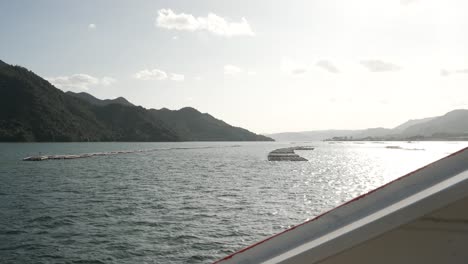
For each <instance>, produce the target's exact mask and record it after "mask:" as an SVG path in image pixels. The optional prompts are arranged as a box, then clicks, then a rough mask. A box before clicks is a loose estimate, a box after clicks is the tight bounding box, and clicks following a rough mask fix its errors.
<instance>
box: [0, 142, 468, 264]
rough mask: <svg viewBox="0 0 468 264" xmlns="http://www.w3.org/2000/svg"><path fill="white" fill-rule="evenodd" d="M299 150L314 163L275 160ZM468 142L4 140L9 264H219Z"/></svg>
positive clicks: (0, 233)
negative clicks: (274, 155)
mask: <svg viewBox="0 0 468 264" xmlns="http://www.w3.org/2000/svg"><path fill="white" fill-rule="evenodd" d="M299 145H301V146H302V145H304V146H314V147H315V149H314V150H311V151H310V150H308V151H296V153H298V154H299V155H301V156H303V157H305V158H306V159H308V161H307V162H269V161H267V155H268V153H269V152H270V151H272V150H274V149H277V148H282V147H290V146H299ZM467 145H468V143H467V142H344V143H339V142H306V143H290V142H250V143H240V142H186V143H16V144H7V143H1V144H0V263H132V264H133V263H209V262H212V261H215V260H216V259H219V258H221V257H223V256H225V255H228V254H230V253H233V252H235V251H236V250H239V249H241V248H243V247H246V246H248V245H250V244H252V243H254V242H257V241H259V240H261V239H264V238H265V237H268V236H270V235H272V234H275V233H278V232H280V231H282V230H284V229H286V228H288V227H291V226H293V225H296V224H299V223H302V222H304V221H306V220H308V219H311V218H313V217H314V216H317V215H318V214H321V213H323V212H325V211H327V210H330V209H332V208H333V207H335V206H337V205H339V204H341V203H343V202H346V201H348V200H351V199H352V198H354V197H356V196H358V195H360V194H363V193H366V192H368V191H370V190H372V189H374V188H376V187H378V186H381V185H382V184H385V183H387V182H389V181H391V180H393V179H396V178H398V177H399V176H402V175H404V174H406V173H408V172H410V171H413V170H415V169H417V168H419V167H421V166H424V165H426V164H427V163H430V162H432V161H435V160H437V159H440V158H442V157H444V156H446V155H448V154H450V153H452V152H454V151H457V150H459V149H462V148H464V147H466V146H467ZM145 149H148V150H149V149H151V150H152V151H149V152H140V153H129V154H120V155H112V156H96V157H90V158H83V159H73V160H49V161H40V162H26V161H22V158H24V157H27V156H31V155H47V154H82V153H94V152H109V151H128V150H145Z"/></svg>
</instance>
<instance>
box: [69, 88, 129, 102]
mask: <svg viewBox="0 0 468 264" xmlns="http://www.w3.org/2000/svg"><path fill="white" fill-rule="evenodd" d="M66 94H68V95H70V96H73V97H76V98H80V99H82V100H85V101H87V102H88V103H90V104H93V105H97V106H106V105H110V104H120V105H126V106H135V105H134V104H132V103H130V102H129V101H127V99H125V98H123V97H117V98H115V99H103V100H101V99H98V98H96V97H94V96H92V95H90V94H89V93H85V92H81V93H74V92H71V91H68V92H66Z"/></svg>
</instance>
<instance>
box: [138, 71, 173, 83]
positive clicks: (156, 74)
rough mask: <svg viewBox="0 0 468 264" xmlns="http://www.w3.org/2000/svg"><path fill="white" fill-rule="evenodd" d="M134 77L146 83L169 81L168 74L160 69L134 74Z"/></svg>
mask: <svg viewBox="0 0 468 264" xmlns="http://www.w3.org/2000/svg"><path fill="white" fill-rule="evenodd" d="M133 77H134V78H135V79H139V80H144V81H147V80H158V81H162V80H165V79H167V73H166V72H164V71H161V70H158V69H152V70H148V69H144V70H141V71H139V72H137V73H135V74H133Z"/></svg>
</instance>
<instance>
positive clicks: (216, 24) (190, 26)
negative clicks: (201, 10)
mask: <svg viewBox="0 0 468 264" xmlns="http://www.w3.org/2000/svg"><path fill="white" fill-rule="evenodd" d="M155 24H156V26H157V27H160V28H165V29H174V30H183V31H192V32H193V31H208V32H210V33H213V34H215V35H219V36H223V37H234V36H254V35H255V33H254V32H253V31H252V28H251V27H250V25H249V23H248V22H247V20H246V19H245V18H242V19H241V22H229V21H228V19H226V18H223V17H220V16H218V15H216V14H213V13H209V14H208V16H206V17H194V16H193V15H191V14H185V13H180V14H176V13H174V11H172V10H171V9H160V10H159V11H158V17H157V18H156V23H155Z"/></svg>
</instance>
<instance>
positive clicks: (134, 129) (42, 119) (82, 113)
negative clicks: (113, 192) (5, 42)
mask: <svg viewBox="0 0 468 264" xmlns="http://www.w3.org/2000/svg"><path fill="white" fill-rule="evenodd" d="M159 112H162V114H161V115H159V114H158V113H159ZM166 112H167V110H154V109H151V110H147V109H145V108H143V107H141V106H134V105H133V104H131V103H130V102H128V101H127V100H126V99H125V98H117V99H113V100H100V99H97V98H95V97H93V96H92V95H90V94H86V93H78V94H77V93H64V92H62V91H61V90H59V89H57V88H55V87H54V86H53V85H51V84H50V83H49V82H48V81H46V80H44V79H43V78H41V77H39V76H37V75H36V74H34V73H33V72H31V71H29V70H27V69H26V68H23V67H20V66H11V65H8V64H6V63H4V62H2V61H0V141H12V142H20V141H186V140H224V141H233V140H272V139H270V138H267V137H263V136H259V135H256V134H254V133H252V132H249V131H247V130H245V129H241V128H236V127H232V126H230V125H228V124H226V123H225V122H223V121H221V120H217V119H215V118H213V117H211V116H209V115H208V114H202V113H200V112H198V111H196V110H194V109H193V110H190V111H189V112H190V114H188V113H187V109H181V110H179V111H173V112H174V113H175V117H177V118H178V119H177V122H172V120H171V119H170V118H168V117H166ZM164 120H166V121H164ZM197 122H201V123H197ZM176 124H177V125H176ZM207 124H209V125H210V126H209V127H206V128H205V127H204V126H205V125H207ZM184 127H186V128H187V129H189V132H188V133H187V131H186V130H185V129H182V128H184ZM211 128H213V129H214V131H212V132H210V131H209V129H211ZM215 128H216V129H215ZM190 131H193V132H194V134H193V135H192V134H190ZM195 132H196V133H195Z"/></svg>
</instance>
